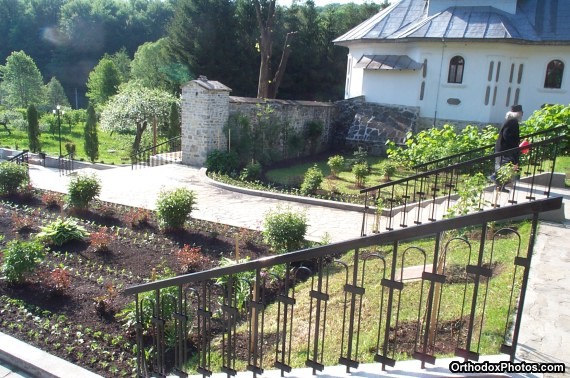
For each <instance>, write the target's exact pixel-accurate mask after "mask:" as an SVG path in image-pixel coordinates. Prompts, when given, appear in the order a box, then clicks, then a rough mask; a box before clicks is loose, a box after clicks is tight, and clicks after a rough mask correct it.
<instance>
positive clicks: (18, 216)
mask: <svg viewBox="0 0 570 378" xmlns="http://www.w3.org/2000/svg"><path fill="white" fill-rule="evenodd" d="M57 196H58V195H57V194H55V193H47V194H46V193H45V192H38V191H35V190H31V191H30V192H29V193H28V194H27V195H24V196H17V197H13V198H4V201H3V202H1V203H0V235H4V239H3V240H0V250H3V249H4V248H5V246H6V244H7V243H8V242H9V241H10V240H14V239H20V240H28V239H30V238H33V237H34V234H36V233H38V232H39V231H40V227H42V226H45V225H46V224H49V223H50V222H53V221H54V220H55V219H57V218H58V217H61V216H63V217H70V216H73V217H74V218H77V219H78V223H79V225H81V226H82V227H84V228H85V229H86V230H87V231H88V232H90V233H91V234H97V233H99V234H107V235H113V237H112V238H110V239H108V240H107V241H106V244H107V248H106V250H105V249H104V250H98V249H97V248H95V246H94V245H93V243H92V242H90V241H89V240H85V241H74V242H70V243H67V244H64V245H63V246H61V247H52V248H51V251H49V252H48V253H47V255H46V257H45V259H44V260H43V262H42V263H40V265H39V267H38V269H37V270H36V271H35V272H34V273H32V274H29V275H28V276H26V279H25V281H24V282H23V283H20V284H10V283H8V282H7V281H5V280H0V314H1V320H0V330H2V332H5V333H7V334H10V335H12V336H14V337H16V338H18V339H20V340H23V341H25V342H28V343H30V344H33V345H35V346H37V347H39V348H40V349H42V350H45V351H47V352H49V353H52V354H55V355H58V356H60V357H62V358H64V359H65V360H68V361H71V362H73V363H76V364H78V365H80V366H83V367H85V368H87V369H89V370H92V371H95V372H97V373H98V374H101V375H103V376H132V375H133V369H134V360H133V357H134V354H133V345H134V337H133V336H134V335H133V334H132V332H128V331H127V330H126V329H125V327H124V326H123V324H122V322H121V321H120V320H119V319H118V316H116V315H117V313H118V312H119V311H120V310H121V309H123V308H124V306H125V305H126V304H127V303H128V302H129V301H131V298H128V297H125V296H123V295H121V294H120V292H121V290H123V289H124V288H126V287H128V286H130V285H135V284H139V283H143V282H147V281H148V280H150V279H156V278H159V277H161V276H165V275H178V274H183V273H187V272H190V271H194V270H204V269H209V268H213V267H216V266H218V261H219V260H220V259H221V258H222V257H235V244H236V241H237V243H238V244H239V251H240V258H245V257H250V258H252V259H255V258H258V257H261V256H265V255H267V254H269V253H270V252H269V248H268V246H267V245H266V244H264V243H263V242H262V237H261V234H260V233H259V232H256V231H251V230H247V229H239V228H235V227H230V226H227V225H222V224H217V223H211V222H205V221H196V220H192V221H191V222H190V224H189V226H188V227H186V229H185V230H184V231H179V232H175V233H161V232H159V230H158V227H157V224H156V221H155V219H154V217H153V216H152V214H151V213H149V212H147V211H145V210H143V209H133V208H129V207H125V206H116V205H112V204H103V203H97V204H96V205H95V206H93V207H92V208H91V209H90V210H88V211H83V212H74V213H70V212H69V211H67V210H63V209H62V207H61V205H60V204H59V205H58V200H57ZM46 203H50V204H51V205H49V206H48V205H47V204H46ZM145 217H146V220H144V219H143V218H145ZM102 227H106V228H102ZM185 245H188V246H189V247H188V248H194V247H195V248H199V249H198V251H199V252H200V253H199V254H197V255H196V254H186V255H185V254H181V253H180V250H181V249H182V248H183V247H184V246H185ZM188 248H187V249H188ZM194 251H196V250H194ZM66 282H67V284H65V283H66Z"/></svg>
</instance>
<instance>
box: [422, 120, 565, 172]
mask: <svg viewBox="0 0 570 378" xmlns="http://www.w3.org/2000/svg"><path fill="white" fill-rule="evenodd" d="M567 129H568V126H567V125H560V126H556V127H553V128H551V129H546V130H542V131H538V132H536V133H532V134H527V135H522V136H521V137H520V139H521V140H524V139H527V140H528V141H529V142H539V141H541V140H544V139H550V138H553V137H556V136H560V135H562V134H563V133H564V132H565V131H567ZM494 151H495V144H494V143H493V144H489V145H487V146H483V147H479V148H475V149H472V150H469V151H465V152H459V153H457V154H453V155H449V156H445V157H442V158H440V159H435V160H432V161H429V162H426V163H422V164H417V165H415V166H413V167H412V169H413V170H415V172H416V173H419V172H426V171H430V170H434V169H438V168H442V167H447V166H450V165H453V164H459V163H462V162H464V161H469V160H472V159H476V158H479V157H483V156H486V155H490V154H492V153H494Z"/></svg>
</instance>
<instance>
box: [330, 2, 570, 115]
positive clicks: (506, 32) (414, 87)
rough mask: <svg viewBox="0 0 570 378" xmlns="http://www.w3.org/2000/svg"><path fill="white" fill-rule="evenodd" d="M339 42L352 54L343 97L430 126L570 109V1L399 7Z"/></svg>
mask: <svg viewBox="0 0 570 378" xmlns="http://www.w3.org/2000/svg"><path fill="white" fill-rule="evenodd" d="M334 43H335V44H337V45H340V46H345V47H348V49H349V53H348V62H347V74H346V86H345V98H347V99H349V98H353V97H358V96H363V97H364V98H365V101H366V102H372V103H379V104H387V105H400V106H408V107H416V108H418V109H419V116H420V118H421V119H423V120H424V121H425V122H428V123H431V122H433V123H434V124H436V123H437V124H441V123H443V122H447V121H450V122H453V121H464V122H477V123H481V124H487V123H500V122H502V120H503V119H504V115H505V112H506V111H507V110H508V109H509V107H510V106H511V105H513V104H521V105H522V106H523V108H524V110H525V115H527V116H528V115H530V114H531V113H532V112H533V111H534V110H536V109H538V108H540V107H541V106H542V105H543V104H547V103H548V104H556V103H560V104H569V103H570V72H567V71H568V70H569V69H570V67H569V65H570V0H393V1H392V5H390V6H389V7H388V8H386V9H384V10H382V11H381V12H380V13H378V14H376V15H375V16H373V17H371V18H370V19H368V20H366V21H365V22H363V23H361V24H360V25H358V26H356V27H355V28H353V29H352V30H350V31H349V32H347V33H346V34H344V35H342V36H340V37H338V38H337V39H335V40H334ZM456 123H458V122H456ZM459 123H461V122H459Z"/></svg>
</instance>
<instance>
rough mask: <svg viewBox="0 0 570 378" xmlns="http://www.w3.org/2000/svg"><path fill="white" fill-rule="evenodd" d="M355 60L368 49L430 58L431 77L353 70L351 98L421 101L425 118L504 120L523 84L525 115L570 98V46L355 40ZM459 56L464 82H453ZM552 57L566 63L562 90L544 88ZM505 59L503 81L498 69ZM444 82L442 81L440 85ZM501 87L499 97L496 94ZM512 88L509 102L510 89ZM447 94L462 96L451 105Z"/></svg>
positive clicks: (420, 59) (409, 103)
mask: <svg viewBox="0 0 570 378" xmlns="http://www.w3.org/2000/svg"><path fill="white" fill-rule="evenodd" d="M350 54H351V55H352V56H353V62H354V63H356V62H357V61H358V59H359V57H360V56H362V55H364V54H368V55H372V54H377V55H382V54H394V55H400V54H401V55H408V56H410V58H412V59H414V60H416V61H417V62H423V61H424V59H427V60H428V64H427V67H428V68H427V76H426V78H425V79H424V78H422V72H421V70H418V71H400V72H391V71H381V72H379V71H372V70H370V71H364V70H363V69H355V68H353V69H352V77H351V80H350V87H349V88H348V90H347V98H351V97H356V96H360V95H364V96H365V98H366V101H369V102H377V103H382V104H395V105H406V106H417V107H419V108H420V116H421V117H425V118H435V119H449V120H459V121H474V122H480V123H500V122H501V121H502V120H503V118H504V114H505V113H506V111H507V110H508V109H509V106H510V105H512V104H513V103H514V99H515V90H516V88H520V96H519V101H518V103H520V104H522V105H523V108H524V110H525V116H529V115H530V114H532V112H533V111H534V110H536V109H538V108H540V106H541V105H542V104H544V103H561V104H568V103H570V94H569V92H568V90H569V89H570V46H531V45H513V44H506V43H500V42H497V43H462V42H441V41H440V42H429V43H425V42H424V43H421V44H418V43H405V44H404V43H400V44H386V43H377V44H370V45H368V46H366V45H365V44H358V45H353V46H351V48H350ZM456 55H460V56H462V57H463V58H464V59H465V71H464V74H463V82H462V83H461V84H448V83H447V75H448V70H449V61H450V59H451V58H452V57H453V56H456ZM553 59H559V60H561V61H562V62H564V63H565V73H564V77H563V83H562V88H561V89H544V78H545V74H546V66H547V64H548V62H550V61H551V60H553ZM490 61H493V62H494V70H493V75H492V80H491V82H489V81H488V73H489V63H490ZM498 62H501V69H500V71H499V80H498V81H496V69H497V65H498ZM512 64H515V68H516V69H515V74H514V76H515V77H514V78H513V82H512V83H510V82H509V76H510V75H509V74H510V68H511V65H512ZM520 64H523V76H522V81H521V83H520V85H517V84H516V76H517V71H518V67H519V65H520ZM422 80H425V93H424V99H423V101H420V99H419V95H420V86H421V82H422ZM440 83H441V84H440ZM487 86H489V87H490V98H489V104H487V105H485V94H486V90H487ZM495 87H496V93H497V94H496V99H495V104H494V105H493V101H492V100H493V94H494V92H495ZM509 87H511V96H510V101H509V103H508V104H507V92H508V88H509ZM448 99H458V100H459V101H460V104H458V105H452V104H449V103H448Z"/></svg>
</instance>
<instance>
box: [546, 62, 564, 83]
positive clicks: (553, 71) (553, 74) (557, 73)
mask: <svg viewBox="0 0 570 378" xmlns="http://www.w3.org/2000/svg"><path fill="white" fill-rule="evenodd" d="M563 74H564V63H562V62H561V61H560V60H552V61H550V63H548V66H547V67H546V78H545V79H544V88H561V87H562V75H563Z"/></svg>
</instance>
